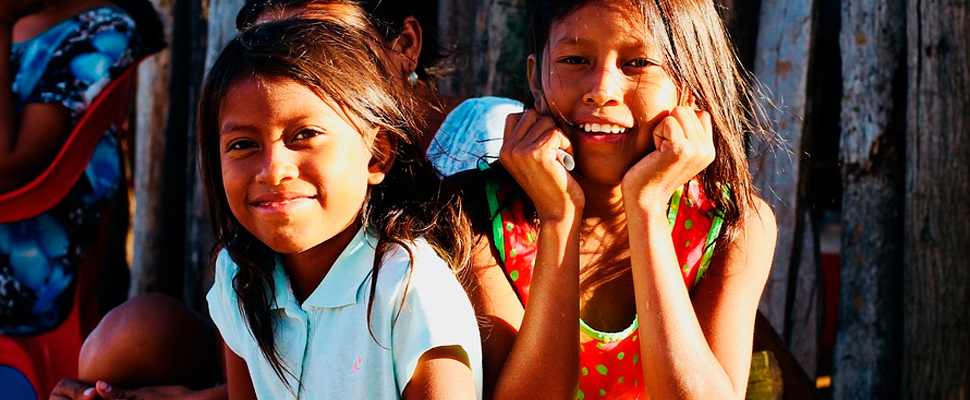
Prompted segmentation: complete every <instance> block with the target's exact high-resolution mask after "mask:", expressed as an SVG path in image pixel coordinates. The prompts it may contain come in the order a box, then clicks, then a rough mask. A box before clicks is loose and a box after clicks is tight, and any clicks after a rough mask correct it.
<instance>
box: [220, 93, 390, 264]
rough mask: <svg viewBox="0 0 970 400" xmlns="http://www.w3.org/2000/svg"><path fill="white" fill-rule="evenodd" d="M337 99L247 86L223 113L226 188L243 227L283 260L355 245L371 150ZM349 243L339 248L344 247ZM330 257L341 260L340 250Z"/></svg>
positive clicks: (369, 134)
mask: <svg viewBox="0 0 970 400" xmlns="http://www.w3.org/2000/svg"><path fill="white" fill-rule="evenodd" d="M356 125H357V124H355V123H354V122H353V121H351V120H350V118H349V117H348V116H347V114H346V113H345V112H344V111H343V110H342V109H341V108H340V107H339V106H337V105H336V104H334V103H333V102H332V101H330V100H329V99H321V98H320V97H319V96H318V95H317V94H315V93H314V92H313V91H311V90H310V89H308V88H307V87H305V86H303V85H300V84H298V83H296V82H294V81H292V80H288V79H267V78H263V79H254V78H248V79H243V80H241V81H239V82H238V83H236V84H235V85H233V87H232V89H231V90H230V91H229V93H228V95H227V96H226V97H225V99H224V100H223V102H222V107H221V110H220V113H219V129H220V132H219V146H220V154H221V156H220V157H221V165H222V176H223V184H224V186H225V189H226V196H227V197H228V201H229V208H230V209H231V210H232V213H233V215H235V216H236V218H237V219H238V220H239V222H240V223H241V224H242V225H243V226H244V227H245V228H246V229H247V230H249V231H250V232H251V233H252V234H253V235H255V236H256V237H257V238H258V239H259V240H260V241H262V242H264V243H266V244H267V245H268V246H269V247H270V248H272V249H273V250H274V251H276V252H278V253H283V254H284V256H285V255H286V254H294V253H302V252H305V251H307V250H310V249H313V248H315V247H317V246H318V245H321V244H322V243H328V241H331V239H334V238H337V237H339V238H343V239H347V240H349V239H350V238H351V237H353V234H354V233H355V232H356V230H357V228H358V227H359V221H358V219H359V218H358V215H359V213H360V210H361V207H362V205H363V204H364V199H365V198H366V196H367V190H368V185H373V184H377V183H380V182H381V180H383V176H384V175H383V172H380V171H377V170H373V171H372V165H371V164H372V163H371V162H370V161H371V159H372V156H371V150H370V149H371V147H370V146H371V145H372V144H373V142H374V137H375V131H376V129H371V130H364V131H363V132H364V133H361V132H362V130H361V129H359V128H358V127H357V126H356ZM342 241H343V240H336V242H342ZM333 244H334V245H335V246H336V247H338V248H334V249H330V252H334V251H335V252H336V253H339V252H340V250H341V249H342V248H339V247H341V246H340V245H339V243H333Z"/></svg>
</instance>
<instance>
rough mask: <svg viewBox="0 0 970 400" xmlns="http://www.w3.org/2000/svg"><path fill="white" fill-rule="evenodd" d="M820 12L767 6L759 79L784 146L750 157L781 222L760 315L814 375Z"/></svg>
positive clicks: (777, 0)
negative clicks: (807, 139) (814, 135)
mask: <svg viewBox="0 0 970 400" xmlns="http://www.w3.org/2000/svg"><path fill="white" fill-rule="evenodd" d="M814 13H815V1H814V0H798V1H784V0H765V1H762V3H761V16H760V19H759V20H760V21H761V22H760V26H759V30H758V42H757V43H758V48H757V54H756V56H755V74H756V75H757V76H758V78H759V79H760V80H761V82H762V83H763V84H764V87H765V88H766V89H767V90H768V91H769V93H771V95H772V100H773V101H774V102H775V104H774V105H770V104H766V105H765V106H766V108H767V109H768V114H769V115H768V117H769V119H770V120H772V121H774V122H775V124H774V128H775V130H776V131H777V132H778V134H779V136H780V138H781V139H782V141H783V143H781V145H777V144H773V143H765V142H763V141H760V140H755V141H753V143H752V151H751V154H752V158H751V171H752V174H753V175H754V177H755V182H756V184H757V186H758V188H759V190H760V191H761V193H762V196H763V197H764V198H765V200H766V201H767V202H768V203H769V204H771V206H772V209H773V210H774V212H775V217H776V219H777V222H778V241H777V246H776V249H775V257H774V261H773V264H772V270H771V274H770V276H769V278H768V283H767V286H766V287H765V292H764V295H763V296H762V299H761V305H760V307H759V308H760V310H761V312H762V313H764V314H765V316H766V317H767V318H768V320H769V321H770V322H771V325H772V326H773V327H774V328H775V330H776V331H777V332H779V333H781V334H782V337H783V338H784V339H785V341H786V342H787V343H788V345H789V346H790V347H792V352H793V353H794V354H796V357H798V359H799V362H800V363H801V365H802V367H803V368H804V369H805V370H806V372H808V374H809V375H810V376H814V375H815V369H816V362H817V361H816V351H817V343H818V340H817V335H818V325H817V323H818V319H817V317H816V316H814V315H812V314H813V313H816V312H817V310H818V305H817V301H818V295H817V292H816V291H815V289H816V288H817V284H816V279H817V270H818V268H817V265H818V260H817V257H816V256H815V252H813V251H810V250H808V249H804V251H803V240H804V239H803V237H805V236H807V237H809V238H810V237H812V236H813V235H812V233H811V230H810V227H807V226H805V224H803V223H802V221H804V220H805V218H807V216H806V213H807V212H808V210H807V208H806V207H805V205H804V204H802V202H801V200H800V199H802V198H803V197H804V189H805V185H806V183H805V180H804V175H805V174H804V171H803V167H802V159H801V158H802V152H803V150H802V145H803V141H804V133H805V131H806V130H807V127H806V124H805V116H806V115H807V114H808V112H809V109H808V105H809V103H808V98H807V87H808V77H809V65H810V64H811V56H812V54H811V52H812V45H813V27H814V25H813V21H814ZM813 248H814V246H813ZM803 289H807V290H803ZM795 344H797V345H798V346H800V348H795V347H793V345H795Z"/></svg>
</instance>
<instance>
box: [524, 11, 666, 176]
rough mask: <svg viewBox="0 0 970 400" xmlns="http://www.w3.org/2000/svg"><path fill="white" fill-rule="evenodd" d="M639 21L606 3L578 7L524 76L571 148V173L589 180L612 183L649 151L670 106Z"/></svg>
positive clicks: (560, 24)
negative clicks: (574, 170) (573, 159)
mask: <svg viewBox="0 0 970 400" xmlns="http://www.w3.org/2000/svg"><path fill="white" fill-rule="evenodd" d="M638 15H639V13H638V12H636V10H634V9H633V8H632V7H629V6H626V5H622V4H615V3H610V2H605V1H599V2H593V3H590V4H589V5H585V6H583V7H580V8H579V9H577V10H575V11H573V12H571V13H570V14H568V15H567V16H566V17H565V18H563V19H562V20H561V21H557V22H553V24H552V26H551V30H550V34H549V41H548V45H547V46H546V48H545V49H544V50H543V51H544V54H543V56H542V60H541V63H540V65H541V70H533V72H532V73H531V78H532V79H533V80H536V78H538V77H541V78H540V80H541V82H533V87H534V88H541V90H539V92H540V93H539V95H540V97H541V101H544V102H545V103H546V106H547V107H548V110H547V112H548V113H549V114H550V115H551V116H552V117H553V118H555V119H556V120H557V122H558V123H557V124H558V125H559V127H560V129H562V130H563V133H565V134H566V136H567V137H568V138H569V139H570V141H571V143H572V145H573V146H574V149H575V155H576V163H577V169H578V172H579V173H580V174H582V175H583V176H585V177H586V178H588V179H590V180H592V181H596V182H601V183H611V184H618V183H619V182H620V180H621V179H622V178H623V174H624V173H625V172H626V171H627V170H628V169H629V168H630V166H632V165H633V164H635V163H636V162H637V161H639V160H640V159H641V158H643V156H644V155H646V154H647V153H649V152H651V151H653V150H654V149H655V145H654V140H653V129H654V127H655V126H656V125H657V123H658V122H659V121H660V120H662V119H663V118H664V117H665V116H667V115H668V114H669V112H670V110H671V109H673V108H674V107H676V106H677V97H678V95H677V93H678V91H677V86H676V84H675V83H674V82H673V80H672V79H670V77H669V76H668V74H667V72H666V71H665V69H664V68H663V67H662V66H661V64H660V62H659V61H658V60H660V55H659V53H658V52H657V51H656V50H655V49H653V48H652V47H653V46H652V44H651V43H649V42H645V41H644V38H645V37H646V35H645V31H644V29H643V28H642V27H643V23H642V20H639V19H638V17H637V16H638ZM630 27H641V28H638V29H630ZM532 65H533V68H535V63H532Z"/></svg>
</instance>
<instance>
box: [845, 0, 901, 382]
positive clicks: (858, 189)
mask: <svg viewBox="0 0 970 400" xmlns="http://www.w3.org/2000/svg"><path fill="white" fill-rule="evenodd" d="M873 3H874V2H872V1H858V0H855V1H846V2H844V3H843V5H842V24H843V25H842V32H841V35H840V47H841V49H842V78H843V91H842V93H843V96H842V116H841V120H842V143H841V151H840V153H841V156H840V158H841V162H842V177H843V201H842V222H843V231H842V232H843V235H842V236H843V237H842V274H841V287H842V290H841V295H840V300H839V304H840V306H839V323H838V327H839V328H838V332H837V336H836V337H837V339H836V346H835V354H834V357H833V364H834V365H833V368H834V371H833V390H834V397H835V398H838V399H884V398H893V397H897V396H898V395H899V389H900V378H901V377H902V376H901V373H902V369H901V368H900V355H901V352H902V321H901V314H902V302H901V296H900V291H901V289H902V280H901V278H902V270H903V265H902V253H903V251H902V248H903V238H902V236H903V232H902V228H903V226H902V222H901V221H900V216H901V214H902V206H903V205H902V203H903V201H902V184H903V176H902V174H903V168H902V165H903V164H902V162H903V154H902V153H903V144H904V143H903V140H904V137H905V136H904V135H905V132H904V128H903V127H904V124H903V122H902V121H904V120H905V119H904V118H905V107H906V106H905V93H906V92H905V87H906V83H905V78H906V69H905V63H904V62H903V56H904V54H905V45H906V43H905V10H904V6H905V3H903V1H901V0H877V1H876V2H875V4H873Z"/></svg>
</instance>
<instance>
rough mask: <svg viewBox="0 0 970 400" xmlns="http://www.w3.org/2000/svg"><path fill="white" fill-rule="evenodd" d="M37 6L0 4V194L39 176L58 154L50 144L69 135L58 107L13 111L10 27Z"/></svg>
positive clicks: (34, 0)
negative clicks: (20, 112) (18, 113)
mask: <svg viewBox="0 0 970 400" xmlns="http://www.w3.org/2000/svg"><path fill="white" fill-rule="evenodd" d="M14 3H20V4H14ZM39 3H40V2H39V1H37V0H31V1H26V2H24V1H17V2H15V1H2V2H0V89H2V90H0V193H5V192H9V191H11V190H13V189H16V188H17V187H20V186H22V185H23V184H25V183H27V182H29V181H30V179H32V178H34V177H36V176H37V175H39V174H40V173H41V171H43V169H44V167H45V166H47V165H48V164H50V162H51V161H52V160H53V158H54V155H56V154H57V152H58V150H60V148H59V147H58V146H52V144H54V143H61V142H63V138H64V137H65V136H66V135H67V133H68V132H69V131H70V112H69V111H68V110H67V109H66V108H64V106H62V105H60V104H39V103H31V104H27V105H26V106H25V107H24V110H23V112H22V114H21V115H17V112H16V110H15V109H14V97H13V96H14V94H13V92H12V91H11V88H12V87H13V69H12V66H11V61H10V57H11V47H12V42H13V26H14V24H15V23H16V21H17V20H18V19H19V18H20V16H22V15H23V14H24V13H26V12H29V11H28V9H29V8H32V7H33V6H34V5H36V4H39Z"/></svg>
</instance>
